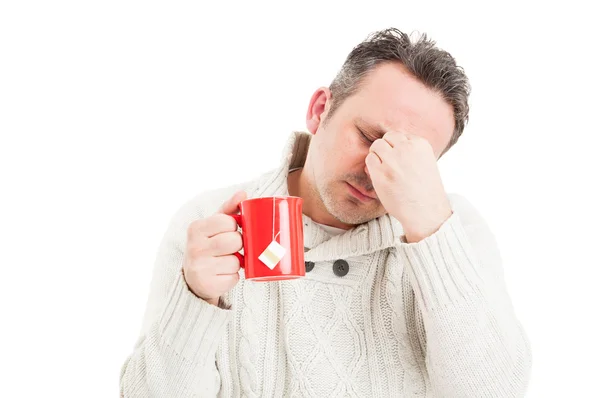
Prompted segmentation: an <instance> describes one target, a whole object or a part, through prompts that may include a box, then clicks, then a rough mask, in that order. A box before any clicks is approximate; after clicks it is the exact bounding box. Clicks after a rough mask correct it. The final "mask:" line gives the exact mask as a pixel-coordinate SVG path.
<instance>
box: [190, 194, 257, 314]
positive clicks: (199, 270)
mask: <svg viewBox="0 0 600 398" xmlns="http://www.w3.org/2000/svg"><path fill="white" fill-rule="evenodd" d="M244 199H246V193H245V192H244V191H240V192H237V193H236V194H235V195H233V197H232V198H230V199H229V200H228V201H227V202H225V203H224V204H223V205H222V206H221V208H220V209H219V211H218V212H217V213H216V214H214V215H212V216H211V217H208V218H204V219H200V220H196V221H194V222H192V223H191V224H190V225H189V227H188V231H187V245H186V249H185V255H184V261H183V275H184V278H185V281H186V283H187V285H188V288H189V289H190V290H191V291H192V293H194V294H195V295H196V296H198V297H199V298H201V299H203V300H205V301H207V302H209V303H210V304H213V305H217V304H218V301H219V297H221V296H222V295H223V294H225V293H227V292H229V291H230V290H231V289H233V287H234V286H235V285H236V284H237V282H238V281H239V279H240V276H239V274H238V271H239V270H240V261H239V260H238V257H237V256H236V255H234V253H237V252H238V251H239V250H241V249H242V236H241V234H240V233H239V232H238V225H237V223H236V221H235V219H234V218H233V217H231V215H228V214H234V213H236V212H237V211H238V209H239V208H238V207H239V204H240V202H241V201H243V200H244Z"/></svg>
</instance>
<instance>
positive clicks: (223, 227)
mask: <svg viewBox="0 0 600 398" xmlns="http://www.w3.org/2000/svg"><path fill="white" fill-rule="evenodd" d="M213 218H214V222H215V224H216V226H217V227H218V229H219V230H220V231H222V232H233V231H236V230H237V223H236V222H235V219H234V218H233V217H231V216H229V215H227V214H215V215H214V216H213Z"/></svg>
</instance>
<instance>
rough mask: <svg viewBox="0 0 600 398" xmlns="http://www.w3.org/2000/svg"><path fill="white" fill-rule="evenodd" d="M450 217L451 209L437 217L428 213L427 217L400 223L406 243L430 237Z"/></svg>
mask: <svg viewBox="0 0 600 398" xmlns="http://www.w3.org/2000/svg"><path fill="white" fill-rule="evenodd" d="M451 215H452V209H450V210H448V211H446V212H444V213H442V214H440V215H439V216H433V215H432V214H431V213H430V216H429V217H423V218H420V219H414V220H413V221H410V222H405V223H402V222H401V224H402V228H403V230H404V236H405V238H406V242H407V243H416V242H420V241H422V240H423V239H425V238H428V237H430V236H431V235H433V234H434V233H436V232H437V231H438V230H439V229H440V227H441V226H442V225H443V224H444V223H445V222H446V220H448V219H449V218H450V216H451Z"/></svg>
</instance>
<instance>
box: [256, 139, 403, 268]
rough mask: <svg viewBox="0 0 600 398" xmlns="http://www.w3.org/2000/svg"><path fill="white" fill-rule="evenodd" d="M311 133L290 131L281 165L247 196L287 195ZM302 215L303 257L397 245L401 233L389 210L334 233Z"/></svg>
mask: <svg viewBox="0 0 600 398" xmlns="http://www.w3.org/2000/svg"><path fill="white" fill-rule="evenodd" d="M311 137H312V136H311V135H310V134H307V133H304V132H294V133H293V134H291V136H290V138H289V140H288V142H287V144H286V146H285V149H284V151H283V156H282V159H281V164H280V167H279V168H277V169H276V170H274V171H271V172H269V173H266V174H264V175H263V176H262V177H261V178H259V179H258V181H257V183H256V185H255V186H254V188H253V189H251V190H250V192H248V196H249V197H264V196H279V195H283V196H285V195H288V194H289V193H288V186H287V176H288V174H289V171H290V170H293V169H295V168H298V167H303V166H304V162H305V160H306V155H307V153H308V147H309V145H310V140H311ZM302 218H303V223H304V246H305V247H306V249H307V251H306V252H305V254H304V257H305V259H306V261H334V260H337V259H340V258H350V257H357V256H363V255H368V254H371V253H374V252H377V251H380V250H385V249H387V248H390V247H393V246H395V245H397V244H398V242H399V241H400V239H401V236H402V235H403V230H402V226H401V225H400V223H399V222H398V221H397V220H396V219H395V218H393V217H391V216H389V215H388V214H386V215H383V216H381V217H378V218H375V219H373V220H371V221H368V222H366V223H364V224H360V225H357V226H356V227H354V228H352V229H349V230H348V231H346V232H344V233H342V234H340V235H337V236H333V237H332V236H330V235H329V234H328V233H327V232H326V231H325V230H324V229H323V228H322V227H321V226H319V225H318V224H317V223H315V222H314V221H313V220H312V219H311V218H310V217H308V216H306V215H303V216H302Z"/></svg>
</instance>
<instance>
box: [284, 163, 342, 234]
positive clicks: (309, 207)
mask: <svg viewBox="0 0 600 398" xmlns="http://www.w3.org/2000/svg"><path fill="white" fill-rule="evenodd" d="M287 184H288V192H289V194H290V195H291V196H299V197H301V198H302V199H303V204H302V212H303V213H304V214H305V215H306V216H308V217H310V219H311V220H313V221H314V222H316V223H318V224H323V225H328V226H331V227H335V228H341V229H350V228H352V227H353V225H349V224H345V223H343V222H341V221H339V220H338V219H336V218H335V217H333V216H332V215H331V214H330V213H329V212H328V211H327V208H326V207H325V205H324V204H323V201H322V200H321V197H320V195H319V194H318V192H317V189H316V187H315V185H314V184H313V183H312V182H311V180H310V178H309V176H308V170H306V169H304V168H302V169H299V170H295V171H292V172H291V173H289V174H288V178H287Z"/></svg>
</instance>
